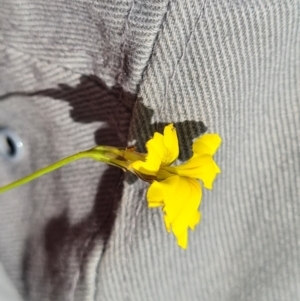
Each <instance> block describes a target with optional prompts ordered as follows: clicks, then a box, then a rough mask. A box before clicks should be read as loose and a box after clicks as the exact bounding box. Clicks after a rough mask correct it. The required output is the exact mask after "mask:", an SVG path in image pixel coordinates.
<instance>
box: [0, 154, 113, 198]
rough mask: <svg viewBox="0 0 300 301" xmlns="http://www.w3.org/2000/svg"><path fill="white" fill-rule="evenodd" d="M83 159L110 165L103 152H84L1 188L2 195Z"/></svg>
mask: <svg viewBox="0 0 300 301" xmlns="http://www.w3.org/2000/svg"><path fill="white" fill-rule="evenodd" d="M82 158H92V159H94V160H97V161H102V162H105V163H108V160H107V157H106V156H105V155H104V154H101V151H98V152H95V151H94V150H87V151H83V152H80V153H77V154H75V155H72V156H69V157H66V158H64V159H62V160H59V161H58V162H56V163H53V164H51V165H49V166H47V167H44V168H42V169H40V170H38V171H36V172H34V173H32V174H30V175H28V176H26V177H24V178H22V179H20V180H17V181H15V182H12V183H10V184H8V185H6V186H3V187H0V194H1V193H3V192H6V191H8V190H11V189H13V188H16V187H19V186H21V185H24V184H26V183H28V182H30V181H32V180H34V179H36V178H39V177H41V176H43V175H45V174H47V173H49V172H51V171H54V170H56V169H58V168H61V167H62V166H64V165H66V164H69V163H71V162H73V161H77V160H79V159H82Z"/></svg>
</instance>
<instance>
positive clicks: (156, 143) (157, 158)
mask: <svg viewBox="0 0 300 301" xmlns="http://www.w3.org/2000/svg"><path fill="white" fill-rule="evenodd" d="M146 148H147V150H148V154H147V156H146V161H145V162H143V161H136V162H133V163H132V164H131V167H132V168H133V169H135V170H138V171H139V172H141V173H143V174H147V175H156V173H157V171H158V170H159V168H160V165H161V163H162V161H163V158H164V154H165V144H164V136H163V135H162V134H160V133H157V132H156V133H154V136H153V138H151V139H150V140H149V141H148V142H147V143H146Z"/></svg>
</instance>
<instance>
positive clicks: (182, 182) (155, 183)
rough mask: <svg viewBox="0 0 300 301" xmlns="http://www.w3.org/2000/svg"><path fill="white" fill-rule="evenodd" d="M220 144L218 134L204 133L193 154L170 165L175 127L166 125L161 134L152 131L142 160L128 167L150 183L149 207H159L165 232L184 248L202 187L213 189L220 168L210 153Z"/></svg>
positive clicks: (197, 215) (175, 153)
mask: <svg viewBox="0 0 300 301" xmlns="http://www.w3.org/2000/svg"><path fill="white" fill-rule="evenodd" d="M220 144H221V138H220V136H219V135H217V134H204V135H202V136H201V137H200V138H198V139H197V140H196V141H195V142H194V143H193V156H192V157H191V158H190V159H189V160H188V161H187V162H185V163H184V164H181V165H178V166H171V164H172V163H173V162H174V161H175V160H176V159H177V158H178V155H179V146H178V138H177V133H176V129H175V127H174V126H173V124H169V125H167V126H166V127H165V129H164V134H163V135H162V134H160V133H157V132H156V133H155V134H154V136H153V138H151V139H150V140H149V141H148V142H147V144H146V148H147V150H148V154H147V155H146V156H145V159H144V160H136V161H135V162H133V163H131V165H130V166H129V170H131V171H132V172H134V173H135V174H137V175H138V176H139V177H140V178H142V179H143V180H146V181H148V182H150V183H151V185H150V187H149V189H148V192H147V200H148V206H149V207H150V208H155V207H162V210H163V212H164V222H165V226H166V229H167V231H168V232H170V231H172V232H173V233H174V235H175V236H176V238H177V243H178V245H179V246H180V247H182V248H184V249H186V248H187V243H188V228H190V229H192V230H194V229H195V226H196V225H197V224H198V223H199V222H200V218H201V213H200V212H199V206H200V203H201V197H202V190H201V186H200V183H199V181H198V179H199V180H201V181H202V182H203V185H204V187H205V188H208V189H212V184H213V181H214V179H215V177H216V175H217V174H218V173H220V169H219V167H218V166H217V164H216V163H215V162H214V160H213V158H212V156H213V155H214V153H215V152H216V150H217V149H218V147H219V146H220Z"/></svg>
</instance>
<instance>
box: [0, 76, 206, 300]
mask: <svg viewBox="0 0 300 301" xmlns="http://www.w3.org/2000/svg"><path fill="white" fill-rule="evenodd" d="M11 96H26V97H31V96H46V97H50V98H54V99H58V100H62V101H66V102H68V103H69V105H70V107H71V110H70V116H71V118H72V119H73V120H74V121H75V122H79V123H92V122H102V123H103V122H104V123H106V125H107V126H106V127H105V128H100V129H98V130H97V131H96V132H95V133H94V138H95V144H97V145H112V146H126V145H127V141H128V132H129V125H130V122H131V119H132V114H133V110H134V112H135V113H134V114H135V115H137V114H138V116H137V117H135V119H134V121H135V124H134V125H133V126H134V127H135V129H137V130H135V131H133V133H137V136H138V137H133V138H134V139H136V140H137V141H138V143H137V146H138V150H139V151H145V147H144V145H145V143H146V141H147V140H148V139H149V138H150V137H151V136H152V134H153V133H154V132H155V131H160V132H162V131H163V128H164V126H165V125H166V124H167V123H154V124H151V119H152V116H153V110H151V109H150V108H147V107H145V106H144V105H143V103H142V100H141V99H138V98H137V96H136V95H134V94H131V93H128V92H126V91H124V90H123V89H122V87H121V86H113V87H108V86H107V85H106V84H105V83H104V82H103V81H102V80H101V79H99V78H98V77H96V76H94V75H89V76H87V75H83V76H81V78H80V82H79V84H78V85H76V86H74V87H71V86H68V85H66V84H59V85H58V87H57V88H51V89H45V90H40V91H35V92H14V93H9V94H6V95H3V96H1V97H0V100H6V99H8V98H10V97H11ZM139 116H140V117H139ZM145 125H146V126H147V128H148V129H150V132H149V131H148V133H145V132H144V131H143V128H145ZM174 125H175V127H176V129H177V132H178V139H179V143H180V145H181V146H182V145H184V148H185V149H181V150H180V157H179V158H180V159H181V160H186V159H187V158H188V157H189V156H190V155H191V150H190V146H191V145H192V140H193V139H194V138H196V137H198V136H200V135H201V134H202V133H204V132H205V131H206V127H205V125H204V124H203V123H202V122H199V121H184V122H177V123H174ZM182 142H184V143H182ZM123 179H124V175H123V171H122V170H120V169H118V168H115V167H112V166H108V167H107V169H106V171H105V172H104V173H103V175H102V176H101V178H100V180H99V184H98V188H97V192H96V195H95V199H94V203H93V208H92V210H91V212H90V213H89V214H88V215H87V216H86V217H85V218H84V219H83V220H81V221H80V222H79V223H77V224H75V225H74V224H72V225H71V224H70V221H69V217H68V210H65V211H63V212H62V213H61V214H60V215H59V216H56V217H54V218H52V219H50V220H49V221H48V222H47V224H46V226H45V229H44V250H45V263H43V264H44V265H45V266H44V267H43V269H44V270H45V279H44V280H42V282H44V283H48V284H50V286H51V289H50V291H51V296H48V297H49V300H55V299H56V298H57V297H62V294H64V293H65V290H66V287H70V286H72V281H73V280H72V279H69V280H68V279H67V275H74V274H75V273H78V271H79V277H84V273H83V272H82V271H83V270H84V268H85V266H86V263H87V262H88V259H89V254H90V252H91V251H92V250H93V249H94V247H95V244H97V242H98V241H99V239H101V241H103V243H104V244H103V252H104V251H105V247H106V243H107V241H108V239H109V237H110V234H111V231H112V228H113V225H114V221H115V218H116V212H117V210H118V207H119V204H120V201H121V198H122V192H123ZM136 180H137V179H136V178H135V177H130V178H129V183H132V182H134V181H136ZM34 243H35V242H34V237H30V236H29V237H28V239H27V245H26V248H25V253H24V256H23V280H24V285H25V292H26V294H27V296H30V291H31V286H30V283H32V279H31V280H30V277H32V275H31V273H30V270H31V267H32V265H33V264H34V260H35V258H34V248H35V245H34ZM71 254H72V256H73V257H74V254H75V262H74V261H72V260H73V259H74V258H73V257H72V260H71V259H68V258H70V255H71ZM62 263H63V265H62ZM40 281H41V280H39V282H40Z"/></svg>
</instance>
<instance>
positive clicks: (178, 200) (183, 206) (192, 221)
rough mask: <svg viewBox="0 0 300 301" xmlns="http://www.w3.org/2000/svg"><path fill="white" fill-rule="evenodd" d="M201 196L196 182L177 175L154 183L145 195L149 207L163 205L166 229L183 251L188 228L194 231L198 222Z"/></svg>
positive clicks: (185, 245)
mask: <svg viewBox="0 0 300 301" xmlns="http://www.w3.org/2000/svg"><path fill="white" fill-rule="evenodd" d="M201 196H202V192H201V186H200V184H199V182H198V181H197V180H195V179H189V178H184V177H179V176H177V175H175V176H172V177H169V178H167V179H165V180H164V181H162V182H157V181H154V182H153V183H152V184H151V186H150V188H149V190H148V193H147V199H148V204H149V207H157V206H161V203H162V202H163V203H164V207H163V211H164V213H165V216H164V221H165V225H166V229H167V230H168V231H172V232H173V233H174V235H175V236H176V238H177V243H178V245H179V246H181V247H182V248H184V249H186V247H187V241H188V228H191V229H194V228H195V225H196V224H198V223H199V221H200V213H199V211H198V208H199V205H200V202H201ZM156 205H157V206H156Z"/></svg>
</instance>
